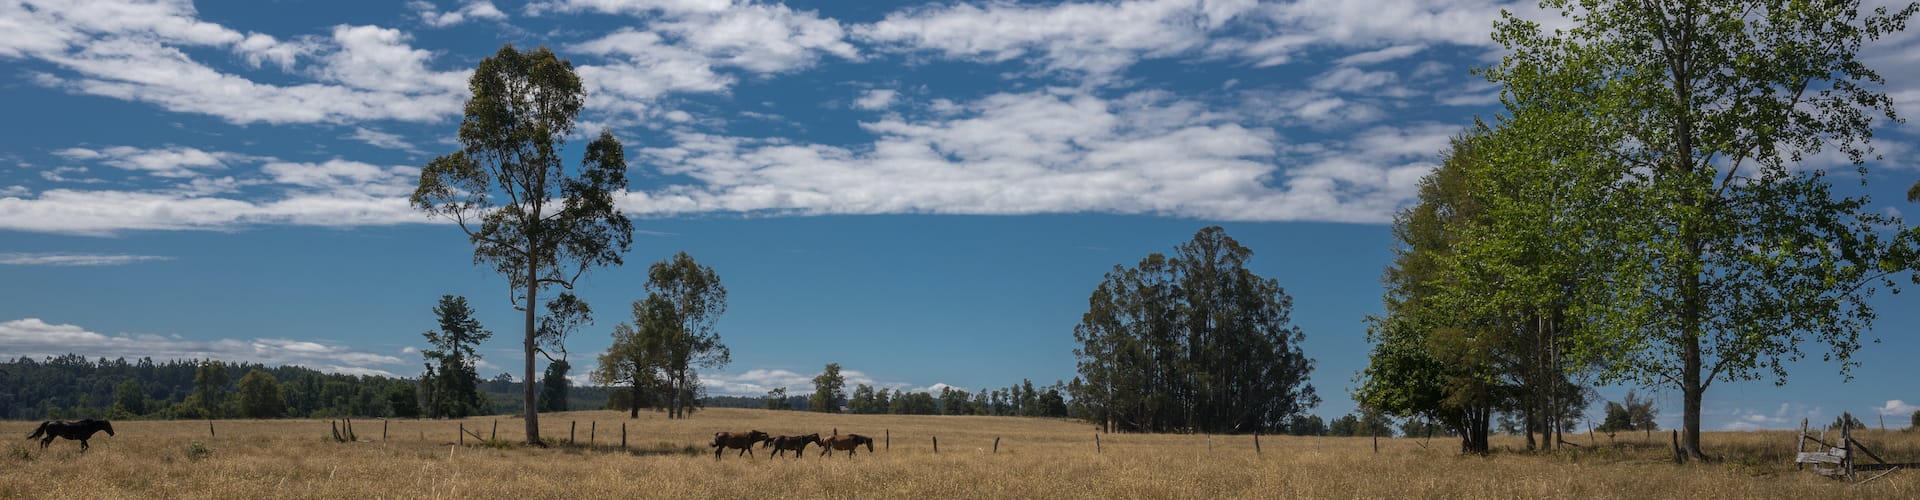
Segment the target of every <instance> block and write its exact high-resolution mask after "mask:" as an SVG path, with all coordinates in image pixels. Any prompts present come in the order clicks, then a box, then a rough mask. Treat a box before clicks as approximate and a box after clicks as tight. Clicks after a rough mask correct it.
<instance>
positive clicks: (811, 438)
mask: <svg viewBox="0 0 1920 500" xmlns="http://www.w3.org/2000/svg"><path fill="white" fill-rule="evenodd" d="M818 441H820V433H818V432H816V433H813V434H808V435H805V436H779V437H776V438H773V439H769V440H767V444H764V445H761V446H768V445H772V446H773V450H774V453H777V454H780V455H785V454H787V451H789V450H791V451H793V458H800V457H801V456H802V455H806V454H807V445H810V444H813V443H815V442H818ZM774 456H775V455H774V454H772V453H770V454H768V455H767V460H773V457H774Z"/></svg>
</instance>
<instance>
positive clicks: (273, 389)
mask: <svg viewBox="0 0 1920 500" xmlns="http://www.w3.org/2000/svg"><path fill="white" fill-rule="evenodd" d="M286 413H287V400H286V397H284V396H282V395H281V394H280V381H278V380H275V379H274V378H273V374H271V373H267V372H266V370H261V369H259V368H255V369H253V371H250V372H247V375H246V376H244V377H240V414H241V415H243V416H245V417H247V418H280V417H282V416H285V415H286Z"/></svg>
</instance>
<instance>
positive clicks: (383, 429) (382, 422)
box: [380, 418, 387, 441]
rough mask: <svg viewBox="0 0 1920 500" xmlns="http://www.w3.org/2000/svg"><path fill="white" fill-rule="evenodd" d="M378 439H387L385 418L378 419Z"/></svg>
mask: <svg viewBox="0 0 1920 500" xmlns="http://www.w3.org/2000/svg"><path fill="white" fill-rule="evenodd" d="M380 440H381V441H386V440H387V419H384V418H383V419H380Z"/></svg>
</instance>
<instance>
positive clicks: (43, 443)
mask: <svg viewBox="0 0 1920 500" xmlns="http://www.w3.org/2000/svg"><path fill="white" fill-rule="evenodd" d="M100 431H107V435H108V436H112V435H113V424H111V423H108V422H107V421H105V420H94V419H86V420H48V421H46V422H41V423H40V428H38V429H34V430H33V434H28V435H27V439H33V438H37V437H40V436H41V435H42V434H44V435H46V436H47V437H46V438H45V439H41V440H40V449H46V448H47V445H49V444H53V438H57V437H61V438H67V439H72V440H76V441H79V442H80V451H82V452H84V451H87V439H88V438H91V437H93V433H95V432H100Z"/></svg>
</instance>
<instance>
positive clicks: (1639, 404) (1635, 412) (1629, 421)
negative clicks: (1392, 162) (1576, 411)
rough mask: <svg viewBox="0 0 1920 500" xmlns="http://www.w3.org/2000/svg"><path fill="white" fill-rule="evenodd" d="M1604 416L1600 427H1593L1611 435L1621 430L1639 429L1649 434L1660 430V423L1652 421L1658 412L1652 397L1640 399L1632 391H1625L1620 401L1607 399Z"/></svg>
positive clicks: (1658, 414)
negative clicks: (1624, 396)
mask: <svg viewBox="0 0 1920 500" xmlns="http://www.w3.org/2000/svg"><path fill="white" fill-rule="evenodd" d="M1605 415H1606V416H1605V417H1602V420H1601V422H1600V427H1597V428H1595V430H1598V431H1600V432H1605V433H1607V437H1609V438H1611V437H1613V435H1614V433H1617V432H1621V431H1641V432H1645V433H1648V434H1651V433H1652V432H1653V431H1657V430H1660V424H1657V423H1655V422H1654V421H1653V419H1654V417H1658V416H1660V412H1659V411H1658V410H1655V409H1654V408H1653V400H1652V399H1642V398H1640V397H1638V396H1637V395H1635V394H1634V393H1633V391H1627V397H1626V398H1625V399H1623V400H1621V401H1617V402H1616V401H1608V402H1607V409H1606V414H1605Z"/></svg>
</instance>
